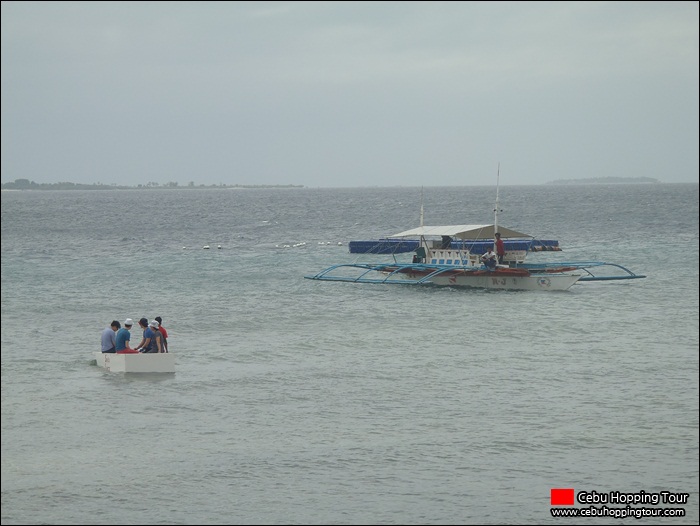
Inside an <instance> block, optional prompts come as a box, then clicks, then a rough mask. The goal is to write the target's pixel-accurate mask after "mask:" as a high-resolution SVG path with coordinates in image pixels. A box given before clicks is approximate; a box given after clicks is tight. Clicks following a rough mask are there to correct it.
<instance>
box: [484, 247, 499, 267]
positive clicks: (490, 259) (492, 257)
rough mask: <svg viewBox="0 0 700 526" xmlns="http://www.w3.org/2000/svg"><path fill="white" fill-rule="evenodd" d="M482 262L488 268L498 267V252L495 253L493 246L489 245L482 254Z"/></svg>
mask: <svg viewBox="0 0 700 526" xmlns="http://www.w3.org/2000/svg"><path fill="white" fill-rule="evenodd" d="M481 262H482V263H483V264H484V266H485V267H486V268H487V269H495V268H496V254H494V253H493V248H491V247H489V248H488V250H487V251H486V252H485V253H484V254H483V255H482V256H481Z"/></svg>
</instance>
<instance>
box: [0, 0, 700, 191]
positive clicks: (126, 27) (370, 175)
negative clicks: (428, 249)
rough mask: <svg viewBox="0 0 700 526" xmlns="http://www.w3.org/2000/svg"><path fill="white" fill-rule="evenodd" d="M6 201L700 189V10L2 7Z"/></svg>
mask: <svg viewBox="0 0 700 526" xmlns="http://www.w3.org/2000/svg"><path fill="white" fill-rule="evenodd" d="M1 21H2V93H1V96H2V182H3V183H5V182H9V181H14V180H15V179H30V180H32V181H36V182H37V183H44V182H47V183H53V182H59V181H69V182H75V183H90V184H91V183H104V184H126V185H137V184H145V183H147V182H151V181H153V182H158V183H160V184H166V183H168V182H178V183H179V184H180V185H186V184H188V183H189V182H190V181H192V182H194V183H195V184H197V185H199V184H219V183H224V184H299V185H304V186H311V187H316V186H323V187H339V186H342V187H354V186H396V185H402V186H448V185H493V184H495V180H496V170H497V166H498V163H500V166H501V168H500V173H501V176H500V183H501V184H502V185H513V184H540V183H545V182H548V181H552V180H556V179H579V178H588V177H608V176H615V177H618V176H621V177H653V178H656V179H659V180H660V181H662V182H697V180H698V170H699V167H698V142H699V138H698V114H699V109H698V98H699V94H698V2H694V1H693V2H646V1H644V2H514V3H511V2H322V1H321V2H232V3H228V2H196V3H194V2H47V3H43V2H11V1H10V2H5V1H3V2H2V17H1Z"/></svg>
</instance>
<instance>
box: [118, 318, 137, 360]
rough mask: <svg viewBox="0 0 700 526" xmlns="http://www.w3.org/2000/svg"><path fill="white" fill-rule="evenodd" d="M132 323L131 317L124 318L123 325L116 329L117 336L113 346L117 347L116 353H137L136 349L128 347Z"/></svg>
mask: <svg viewBox="0 0 700 526" xmlns="http://www.w3.org/2000/svg"><path fill="white" fill-rule="evenodd" d="M133 324H134V322H133V321H132V319H131V318H127V319H126V320H124V327H122V328H121V329H119V330H118V331H117V338H116V343H115V345H114V347H115V348H116V349H117V354H133V353H138V351H137V350H135V349H132V348H130V347H129V342H130V341H131V332H130V331H131V326H132V325H133Z"/></svg>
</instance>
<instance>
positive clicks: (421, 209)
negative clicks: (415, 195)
mask: <svg viewBox="0 0 700 526" xmlns="http://www.w3.org/2000/svg"><path fill="white" fill-rule="evenodd" d="M420 226H421V228H423V187H422V186H421V187H420Z"/></svg>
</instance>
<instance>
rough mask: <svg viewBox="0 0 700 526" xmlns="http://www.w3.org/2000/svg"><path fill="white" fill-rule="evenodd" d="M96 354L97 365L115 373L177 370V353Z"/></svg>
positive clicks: (169, 371)
mask: <svg viewBox="0 0 700 526" xmlns="http://www.w3.org/2000/svg"><path fill="white" fill-rule="evenodd" d="M94 354H95V362H96V363H97V365H98V366H100V367H104V368H105V369H106V370H108V371H110V372H113V373H174V372H175V355H174V354H172V353H134V354H116V353H102V352H95V353H94Z"/></svg>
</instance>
